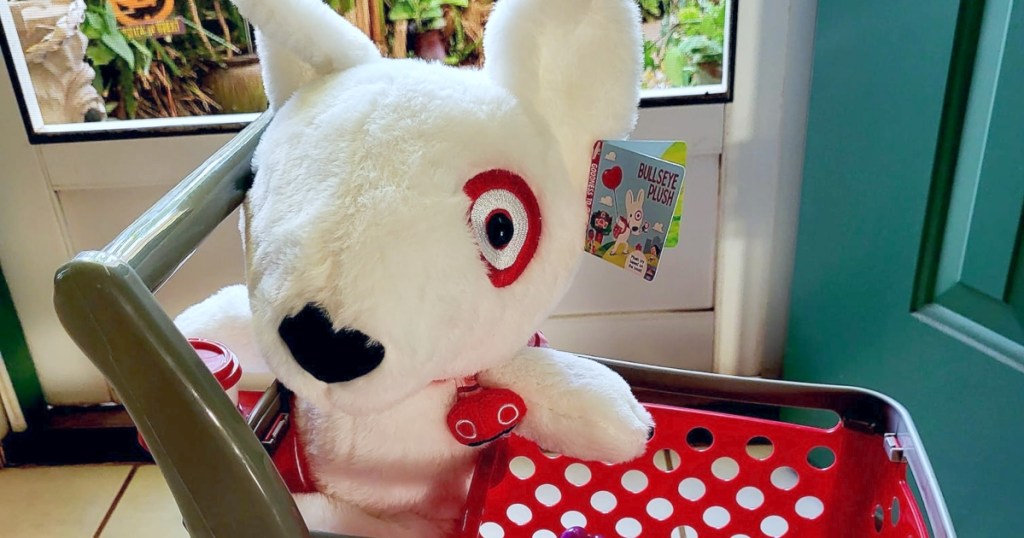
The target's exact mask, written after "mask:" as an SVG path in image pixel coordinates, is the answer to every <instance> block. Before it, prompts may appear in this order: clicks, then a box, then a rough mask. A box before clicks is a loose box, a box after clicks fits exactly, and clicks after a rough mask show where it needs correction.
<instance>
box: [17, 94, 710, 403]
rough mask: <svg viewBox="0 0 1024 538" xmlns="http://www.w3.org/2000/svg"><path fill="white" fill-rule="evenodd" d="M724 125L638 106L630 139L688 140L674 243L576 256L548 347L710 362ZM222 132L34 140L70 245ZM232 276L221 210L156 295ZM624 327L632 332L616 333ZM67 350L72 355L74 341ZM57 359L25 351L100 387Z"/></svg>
mask: <svg viewBox="0 0 1024 538" xmlns="http://www.w3.org/2000/svg"><path fill="white" fill-rule="evenodd" d="M723 125H724V106H723V105H703V106H687V107H669V108H657V109H645V110H642V111H641V114H640V119H639V123H638V127H637V130H636V132H635V135H634V138H638V139H639V138H643V139H671V138H682V139H684V140H687V141H688V144H689V151H688V154H689V166H688V168H687V183H686V193H685V196H686V198H685V208H684V219H683V225H682V227H681V228H680V244H679V246H678V247H676V248H675V249H673V250H672V251H670V254H669V255H668V256H667V257H665V258H664V262H663V267H662V269H661V271H660V272H659V274H658V278H657V279H656V280H655V281H654V282H653V283H648V282H646V281H641V280H640V279H637V278H636V277H634V276H632V275H629V274H627V273H626V272H625V271H622V270H620V269H616V268H614V267H611V266H609V265H607V264H604V263H601V262H599V261H597V260H595V259H588V258H584V260H583V262H582V265H581V269H580V272H579V274H578V276H577V279H576V281H575V282H574V285H573V287H572V288H571V289H570V291H569V292H568V293H567V295H566V297H565V299H564V300H563V302H562V303H561V304H560V305H559V307H558V308H557V309H556V312H555V317H556V319H553V320H551V321H550V322H549V323H548V324H547V325H545V330H546V331H551V333H552V334H551V335H549V336H550V338H551V339H552V342H553V343H554V344H555V345H558V346H559V347H561V348H563V349H567V350H570V351H576V352H582V353H595V354H605V355H607V356H611V357H616V358H621V359H629V360H636V361H641V362H650V363H656V364H664V365H671V366H677V367H686V368H694V369H700V370H710V369H711V366H712V360H713V354H714V350H713V347H714V330H713V327H714V323H713V320H714V313H713V310H712V308H713V292H714V270H715V251H716V237H717V229H718V228H717V225H718V191H719V175H720V162H721V152H722V136H723ZM228 138H229V137H227V136H224V135H209V136H197V137H180V138H166V139H145V140H121V141H105V142H89V143H77V144H58V145H45V146H39V147H38V151H39V158H40V161H41V162H42V163H43V166H44V170H45V172H46V175H47V177H48V178H49V181H50V188H51V189H52V192H54V193H55V204H56V207H57V208H58V210H59V211H60V214H61V218H62V220H63V222H62V227H63V229H64V230H65V233H66V240H67V242H68V243H69V252H78V251H82V250H89V249H96V248H100V247H102V246H104V245H105V244H107V243H108V242H109V241H110V240H111V239H112V238H113V237H114V236H115V235H116V234H117V233H118V232H120V231H121V230H122V229H123V228H124V227H125V226H127V225H128V224H129V223H131V222H132V221H133V220H134V219H135V218H136V217H137V216H138V215H140V214H141V213H142V212H143V211H145V210H146V209H147V208H148V207H149V206H150V205H151V204H152V203H153V202H155V201H156V200H157V199H159V197H160V196H162V195H163V194H164V193H165V192H167V190H168V189H170V188H171V187H172V186H173V185H174V184H175V183H176V182H177V181H179V180H180V179H181V178H182V177H184V176H185V175H187V174H188V173H189V172H191V171H192V170H193V169H194V168H195V167H196V166H198V165H199V164H201V163H202V162H203V160H204V159H206V158H207V157H208V156H209V155H210V154H211V153H212V152H213V151H214V150H215V149H216V148H217V147H218V146H219V145H221V144H223V143H224V142H225V141H226V140H227V139H228ZM243 278H244V267H243V259H242V252H241V239H240V237H239V235H238V227H237V217H236V216H232V217H231V218H229V219H228V220H227V221H226V222H225V223H224V224H222V225H221V226H220V227H219V228H218V229H217V230H216V231H215V232H214V234H213V236H211V237H210V238H209V239H208V240H207V241H206V242H205V243H204V244H203V245H202V246H201V247H200V249H199V250H198V251H197V252H196V254H195V255H193V256H192V257H191V258H190V259H189V260H188V262H186V263H185V265H183V266H182V268H181V269H180V270H179V272H178V273H177V274H176V275H175V277H174V278H172V279H171V280H170V281H168V283H167V284H166V285H165V286H164V287H163V288H162V289H161V290H160V291H159V293H157V299H158V300H159V301H160V303H161V304H162V305H163V306H164V307H165V308H166V309H167V311H168V312H169V313H170V314H171V315H172V316H173V315H176V314H178V313H179V312H181V311H182V310H183V309H185V308H186V307H188V306H189V305H191V304H194V303H195V302H197V301H200V300H202V299H203V298H205V297H206V296H208V295H209V294H211V293H213V292H214V291H216V290H217V289H219V288H220V287H222V286H225V285H229V284H233V283H237V282H241V281H242V279H243ZM598 291H600V293H598ZM46 300H47V301H49V297H47V298H46ZM55 329H58V330H59V327H55ZM630 333H635V334H636V335H640V336H636V337H635V338H630V339H624V338H623V337H622V335H623V334H630ZM68 352H69V353H74V354H75V355H76V356H77V357H80V354H79V352H78V351H77V349H73V348H72V349H70V350H69V351H68ZM66 360H67V357H66V356H63V355H61V356H53V357H52V358H51V356H37V357H36V361H37V362H43V363H45V364H44V365H45V366H47V367H49V366H52V369H46V370H45V372H46V373H44V374H43V376H42V377H43V379H42V380H43V383H44V384H48V383H49V384H50V385H49V386H50V387H51V390H52V391H53V392H54V393H57V394H60V393H62V392H63V391H66V390H67V389H68V388H69V384H70V383H75V384H77V385H82V384H85V383H89V384H90V386H93V385H94V387H93V389H95V390H101V389H104V388H105V387H104V386H103V383H102V380H101V379H99V378H89V379H85V378H79V379H78V380H70V379H65V378H64V377H60V378H54V377H53V376H52V375H51V374H50V373H49V372H52V371H54V369H58V368H59V367H60V365H61V364H62V363H63V361H66ZM82 360H84V358H83V359H82ZM77 398H78V399H77V400H76V401H80V398H81V397H80V396H79V397H77ZM94 399H95V400H96V401H100V400H101V399H96V398H94ZM65 401H66V400H65Z"/></svg>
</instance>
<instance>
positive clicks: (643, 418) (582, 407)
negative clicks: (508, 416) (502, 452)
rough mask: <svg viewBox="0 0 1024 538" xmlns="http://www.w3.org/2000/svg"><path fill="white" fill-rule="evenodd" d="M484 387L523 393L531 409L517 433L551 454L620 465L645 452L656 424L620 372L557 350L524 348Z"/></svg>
mask: <svg viewBox="0 0 1024 538" xmlns="http://www.w3.org/2000/svg"><path fill="white" fill-rule="evenodd" d="M480 382H481V384H484V385H487V386H501V387H506V388H509V389H511V390H513V391H515V392H516V393H518V394H519V395H520V396H521V397H522V398H523V400H525V401H526V406H527V408H528V409H529V413H527V415H526V418H525V419H524V420H523V423H522V424H521V425H520V427H519V429H518V430H516V431H517V433H518V434H519V435H522V436H524V437H526V438H528V439H530V440H532V441H534V442H535V443H537V444H538V445H540V446H541V447H542V448H544V449H546V450H550V451H552V452H557V453H560V454H565V455H567V456H571V457H575V458H579V459H584V460H591V461H603V462H607V463H620V462H623V461H629V460H632V459H634V458H637V457H639V456H640V455H642V454H643V453H644V450H645V449H646V446H647V441H648V440H649V439H650V437H651V435H652V432H653V428H654V420H653V419H652V418H651V415H650V413H648V412H647V410H646V409H644V407H643V406H641V405H640V403H639V402H638V401H637V400H636V398H635V397H634V396H633V393H632V392H631V391H630V389H629V385H627V384H626V382H625V381H624V380H623V379H622V378H621V377H620V376H619V375H618V374H616V373H615V372H613V371H611V370H609V369H608V368H606V367H605V366H603V365H601V364H599V363H597V362H594V361H592V360H589V359H584V358H581V357H578V356H576V355H572V354H569V353H563V352H560V351H555V350H552V349H525V350H523V351H522V352H521V353H520V354H519V355H518V356H517V357H516V358H515V359H513V360H512V361H509V363H508V364H506V365H503V366H501V367H499V368H497V369H494V370H489V371H486V372H483V373H481V377H480Z"/></svg>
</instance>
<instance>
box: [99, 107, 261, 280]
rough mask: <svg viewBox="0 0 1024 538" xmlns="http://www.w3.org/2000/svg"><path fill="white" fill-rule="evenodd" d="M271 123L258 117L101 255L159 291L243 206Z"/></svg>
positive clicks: (133, 224)
mask: <svg viewBox="0 0 1024 538" xmlns="http://www.w3.org/2000/svg"><path fill="white" fill-rule="evenodd" d="M270 119H271V113H270V112H266V113H263V114H261V115H260V117H259V118H257V119H256V120H255V121H254V122H252V123H251V124H249V126H247V127H246V128H245V129H244V130H243V131H242V132H241V133H239V134H238V135H237V136H235V137H234V138H232V139H231V141H230V142H228V143H227V144H225V145H224V147H222V148H221V149H219V150H218V151H217V152H216V153H214V154H213V156H212V157H210V158H209V159H207V160H206V162H204V163H203V164H202V165H201V166H200V167H199V168H197V169H196V170H195V171H193V172H192V173H191V174H189V175H188V177H186V178H185V179H184V180H183V181H182V182H181V183H179V184H178V186H176V187H174V189H172V190H171V191H170V192H168V193H167V194H166V195H164V197H163V198H161V199H160V201H158V202H157V203H156V204H155V205H153V207H151V208H150V209H149V210H147V211H146V212H145V213H143V214H142V216H140V217H139V218H138V219H136V220H135V222H133V223H132V224H131V225H130V226H128V227H127V228H125V230H124V231H123V232H121V233H120V235H118V236H117V238H115V239H114V240H113V241H112V242H111V243H110V244H109V245H107V247H106V248H104V249H103V251H104V252H106V253H107V254H109V255H111V256H113V257H115V258H118V259H121V260H124V261H125V262H126V263H127V264H128V265H129V266H130V267H131V268H132V269H134V270H135V272H136V273H137V274H138V275H139V277H140V278H141V279H142V281H143V282H144V283H145V284H146V287H147V288H149V289H150V290H151V291H154V292H155V291H156V290H157V289H159V288H160V286H161V285H163V283H164V282H165V281H166V280H167V279H168V278H170V276H171V275H172V274H174V272H175V271H176V270H177V269H178V267H180V266H181V264H183V263H185V261H186V260H188V258H189V256H191V255H192V253H193V252H194V251H195V249H196V248H197V247H198V246H199V244H200V243H201V242H202V241H203V239H205V238H206V237H207V236H208V235H209V234H210V232H212V231H213V229H214V228H216V227H217V225H219V224H220V223H221V222H223V221H224V219H225V218H227V217H228V215H230V214H231V212H232V211H234V210H235V208H237V207H238V206H239V204H241V203H242V200H243V198H244V197H245V191H246V190H247V189H248V186H249V185H250V184H251V181H252V170H251V164H250V163H251V161H252V154H253V152H254V151H255V150H256V145H257V143H258V142H259V138H260V135H262V134H263V131H264V130H265V129H266V127H267V125H268V124H269V123H270Z"/></svg>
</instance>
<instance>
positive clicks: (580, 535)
mask: <svg viewBox="0 0 1024 538" xmlns="http://www.w3.org/2000/svg"><path fill="white" fill-rule="evenodd" d="M559 538H604V536H603V535H600V534H588V533H587V530H586V529H584V528H583V527H569V528H568V529H565V531H564V532H563V533H562V536H560V537H559Z"/></svg>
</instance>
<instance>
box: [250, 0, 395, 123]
mask: <svg viewBox="0 0 1024 538" xmlns="http://www.w3.org/2000/svg"><path fill="white" fill-rule="evenodd" d="M234 2H235V5H236V6H238V10H239V12H241V14H242V15H243V16H244V17H245V18H246V19H248V20H249V21H250V22H251V23H252V24H253V25H255V26H256V28H257V32H256V47H257V49H258V50H259V54H260V63H261V65H262V69H263V85H264V86H265V88H266V92H267V98H268V99H269V100H270V107H271V109H274V110H276V109H278V108H280V107H281V105H283V104H284V103H285V101H287V100H288V98H289V97H291V96H292V94H293V93H295V91H296V90H298V89H299V88H300V87H302V86H303V85H305V84H306V83H308V82H310V81H311V80H313V79H315V78H317V77H319V76H323V75H326V74H330V73H338V72H341V71H344V70H346V69H349V68H351V67H355V66H356V65H359V64H362V63H366V62H371V61H374V60H378V59H380V58H381V56H380V51H379V50H377V47H376V46H375V45H374V44H373V42H372V41H370V39H369V38H368V37H366V34H364V33H362V32H361V31H359V29H358V28H356V27H355V26H353V25H352V24H351V23H349V22H348V21H347V20H345V18H344V17H342V16H341V15H338V14H337V13H335V12H334V10H332V9H331V8H330V7H329V6H328V5H327V4H325V3H323V2H322V1H321V0H234Z"/></svg>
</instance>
